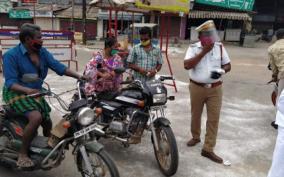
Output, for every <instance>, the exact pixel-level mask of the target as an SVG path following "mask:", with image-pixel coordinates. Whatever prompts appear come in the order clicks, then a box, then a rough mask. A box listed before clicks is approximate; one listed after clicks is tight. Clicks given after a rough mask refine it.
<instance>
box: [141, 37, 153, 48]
mask: <svg viewBox="0 0 284 177" xmlns="http://www.w3.org/2000/svg"><path fill="white" fill-rule="evenodd" d="M150 43H151V40H150V39H148V40H147V41H141V45H142V46H144V47H145V46H148V45H150Z"/></svg>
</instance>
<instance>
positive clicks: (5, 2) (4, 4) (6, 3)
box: [0, 0, 12, 13]
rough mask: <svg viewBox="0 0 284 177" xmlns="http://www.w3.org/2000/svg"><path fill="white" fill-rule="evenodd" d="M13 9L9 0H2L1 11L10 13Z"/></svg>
mask: <svg viewBox="0 0 284 177" xmlns="http://www.w3.org/2000/svg"><path fill="white" fill-rule="evenodd" d="M10 9H12V4H11V2H10V1H9V0H0V13H8V12H9V10H10Z"/></svg>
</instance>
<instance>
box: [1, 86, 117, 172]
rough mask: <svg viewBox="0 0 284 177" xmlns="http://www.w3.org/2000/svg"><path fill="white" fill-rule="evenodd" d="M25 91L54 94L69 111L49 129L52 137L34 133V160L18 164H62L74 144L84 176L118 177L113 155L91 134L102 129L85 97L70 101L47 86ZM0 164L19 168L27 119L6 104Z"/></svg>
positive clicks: (36, 167)
mask: <svg viewBox="0 0 284 177" xmlns="http://www.w3.org/2000/svg"><path fill="white" fill-rule="evenodd" d="M45 84H46V85H47V89H45V90H44V91H42V92H40V93H37V94H32V95H27V96H26V97H34V98H37V97H42V96H48V97H52V98H56V99H57V101H58V102H59V104H60V105H61V107H62V108H63V109H64V110H66V111H68V113H67V114H65V115H64V116H63V119H62V120H61V121H60V122H59V123H58V124H57V125H56V126H55V127H54V128H53V129H52V137H50V138H47V137H43V136H40V135H38V134H37V135H36V136H35V138H34V139H33V141H32V143H31V146H30V149H29V156H30V158H31V160H32V161H33V162H34V164H35V165H34V166H33V167H30V168H19V169H20V170H22V171H34V170H39V169H41V170H50V169H52V168H55V167H57V166H59V165H60V164H61V162H62V161H63V160H64V158H65V153H66V151H67V150H69V147H70V146H72V147H73V151H72V154H73V156H74V157H75V162H76V165H77V168H78V170H79V172H80V173H81V175H82V176H83V177H88V176H89V177H94V176H96V177H119V172H118V170H117V167H116V165H115V163H114V162H113V160H112V158H111V157H110V156H109V155H108V153H107V152H106V151H105V150H104V147H103V145H101V144H100V143H99V142H97V141H96V138H95V137H93V136H90V133H91V132H101V130H100V129H99V128H98V127H97V123H94V122H93V120H94V119H95V117H96V116H97V115H98V113H96V112H95V111H94V110H92V109H90V108H88V107H87V101H86V100H84V99H82V98H80V99H78V100H77V101H75V102H72V103H71V104H70V105H68V104H66V103H65V102H64V101H63V100H62V99H61V98H60V97H59V96H58V95H56V94H55V93H53V92H52V91H51V90H50V86H49V85H48V84H47V83H45ZM0 119H1V127H2V129H1V136H0V164H1V165H3V166H5V167H8V168H18V167H17V165H16V163H17V159H18V152H19V150H20V148H21V145H22V141H21V139H22V136H23V130H24V128H25V126H26V125H27V121H26V119H25V118H24V117H23V116H21V115H18V114H16V113H14V112H13V110H12V109H11V108H10V107H9V105H3V106H2V109H1V110H0Z"/></svg>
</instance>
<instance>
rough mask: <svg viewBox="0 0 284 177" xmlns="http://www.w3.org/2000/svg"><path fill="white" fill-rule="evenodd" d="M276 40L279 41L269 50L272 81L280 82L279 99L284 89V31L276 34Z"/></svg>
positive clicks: (280, 30)
mask: <svg viewBox="0 0 284 177" xmlns="http://www.w3.org/2000/svg"><path fill="white" fill-rule="evenodd" d="M276 38H277V41H276V42H275V43H274V44H273V45H272V46H270V47H269V48H268V55H269V64H270V67H271V70H272V80H273V81H275V82H277V81H278V94H277V98H278V97H279V96H280V94H281V91H282V90H283V88H284V29H279V30H278V31H277V32H276Z"/></svg>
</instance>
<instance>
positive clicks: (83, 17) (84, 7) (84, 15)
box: [82, 0, 87, 45]
mask: <svg viewBox="0 0 284 177" xmlns="http://www.w3.org/2000/svg"><path fill="white" fill-rule="evenodd" d="M86 9H87V7H86V0H83V12H82V20H83V32H82V33H83V34H82V35H83V44H84V45H86V44H87V36H86Z"/></svg>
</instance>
